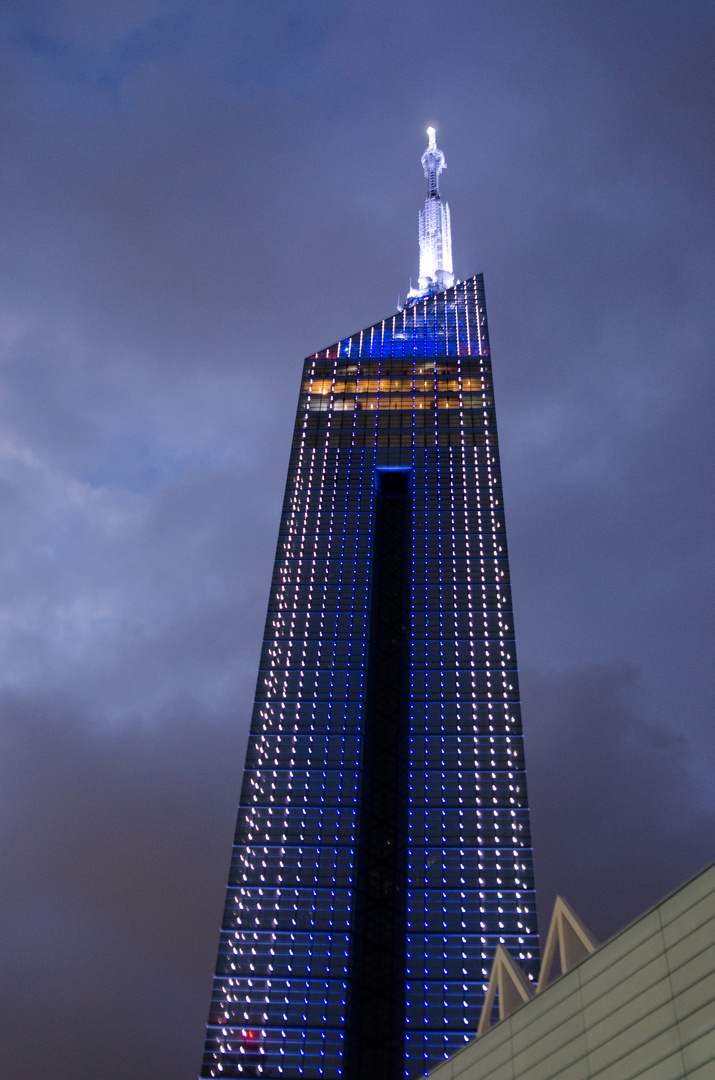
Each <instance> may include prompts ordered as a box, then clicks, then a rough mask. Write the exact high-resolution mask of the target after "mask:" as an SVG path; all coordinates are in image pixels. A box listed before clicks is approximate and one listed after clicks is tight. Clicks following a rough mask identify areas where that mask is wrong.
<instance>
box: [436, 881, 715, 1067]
mask: <svg viewBox="0 0 715 1080" xmlns="http://www.w3.org/2000/svg"><path fill="white" fill-rule="evenodd" d="M565 966H566V967H569V966H570V965H568V964H566V965H565ZM545 975H546V978H543V979H540V980H539V983H540V990H539V992H538V993H537V994H535V995H534V996H533V997H532V996H530V998H529V1000H527V1001H526V1002H525V1004H521V1005H520V1006H519V1007H518V1008H516V1010H515V1011H513V1012H512V1013H511V1015H509V1016H507V1017H505V1018H504V1019H503V1020H501V1021H500V1022H499V1023H497V1024H495V1025H494V1026H493V1027H491V1028H490V1029H489V1030H486V1031H485V1032H484V1033H483V1034H482V1035H480V1036H479V1037H478V1038H477V1039H476V1040H474V1041H473V1042H470V1043H469V1045H468V1046H466V1047H464V1049H463V1050H461V1051H460V1052H459V1053H457V1054H456V1055H455V1056H454V1057H452V1058H451V1059H450V1060H449V1061H446V1062H443V1063H442V1064H441V1065H438V1066H437V1068H435V1069H434V1070H433V1072H432V1073H431V1074H430V1080H487V1078H488V1080H713V1077H715V863H713V864H712V865H711V866H709V867H707V868H706V869H705V870H703V871H702V873H700V874H698V875H697V876H696V877H695V878H693V879H692V880H691V881H689V882H687V883H686V884H685V885H683V886H682V887H681V888H679V889H676V891H675V892H674V893H671V895H670V896H668V897H666V899H665V900H663V901H662V902H661V903H660V904H657V905H656V906H655V907H654V908H652V909H651V910H650V911H647V912H646V913H645V915H642V916H641V917H640V918H639V919H636V921H635V922H634V923H631V925H630V926H628V927H626V929H625V930H622V931H621V933H620V934H616V936H615V937H613V938H611V940H610V941H607V942H606V943H605V945H602V946H601V947H600V948H598V949H596V950H595V951H594V952H592V953H591V955H587V956H586V958H585V959H583V960H582V961H581V962H580V963H578V965H577V966H575V967H573V968H572V969H570V970H567V971H566V972H565V973H564V974H563V975H561V977H560V978H558V979H556V980H555V981H554V982H551V983H549V982H548V975H549V973H548V972H546V973H545ZM532 989H533V988H532Z"/></svg>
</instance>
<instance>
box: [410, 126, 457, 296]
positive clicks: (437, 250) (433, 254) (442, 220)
mask: <svg viewBox="0 0 715 1080" xmlns="http://www.w3.org/2000/svg"><path fill="white" fill-rule="evenodd" d="M427 138H428V140H429V142H428V145H427V149H426V150H425V152H424V154H423V155H422V168H423V169H424V173H425V177H426V179H427V198H426V199H425V207H424V210H420V218H419V220H420V225H419V236H420V276H419V280H418V283H417V288H416V289H413V288H410V291H409V293H408V295H407V304H408V306H410V305H412V304H415V303H417V301H418V300H422V299H424V297H425V296H433V295H434V293H438V292H443V291H444V289H448V288H449V287H450V286H451V285H453V284H454V273H453V270H452V229H451V224H450V217H449V205H448V204H447V203H446V202H443V201H442V199H441V198H440V194H439V175H440V173H441V172H442V170H443V169H446V167H447V163H446V162H445V160H444V154H443V153H442V151H441V150H440V149H439V148H438V146H437V140H436V137H435V130H434V128H433V127H428V128H427Z"/></svg>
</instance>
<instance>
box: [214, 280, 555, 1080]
mask: <svg viewBox="0 0 715 1080" xmlns="http://www.w3.org/2000/svg"><path fill="white" fill-rule="evenodd" d="M499 942H502V943H503V944H504V945H505V946H506V948H507V949H508V950H509V952H510V953H511V954H512V955H513V956H514V958H515V959H517V960H518V961H519V962H520V963H521V965H522V967H523V969H524V970H525V972H526V973H527V974H528V975H530V976H536V974H537V972H538V965H539V961H538V938H537V928H536V911H535V904H534V893H533V877H532V864H531V841H530V835H529V812H528V802H527V793H526V782H525V773H524V757H523V746H522V736H521V720H520V711H519V691H518V682H517V671H516V653H515V648H514V624H513V618H512V608H511V595H510V588H509V565H508V558H507V546H506V534H505V531H504V512H503V504H502V491H501V478H500V468H499V451H498V444H497V431H496V420H495V413H494V402H493V393H492V382H491V363H490V354H489V338H488V331H487V318H486V308H485V303H484V291H483V283H482V279H481V277H475V278H471V279H469V280H467V281H465V282H461V283H458V284H457V285H455V286H454V287H452V288H450V289H447V290H446V291H444V292H442V293H438V294H437V295H435V296H432V297H429V298H428V299H425V300H422V301H420V302H418V303H416V304H415V305H414V306H413V307H411V308H406V309H405V310H403V311H401V312H399V313H398V314H396V315H394V316H392V317H391V318H390V319H387V320H385V321H383V322H381V323H377V324H376V325H375V326H372V327H370V328H369V329H367V330H363V331H362V332H361V333H359V334H355V335H353V336H352V337H350V338H346V339H345V340H343V341H340V342H338V343H337V344H336V345H333V346H331V347H330V348H329V349H325V350H324V351H323V352H319V353H316V354H315V355H314V356H311V357H309V358H308V359H307V360H306V361H305V364H304V368H303V380H302V387H301V394H300V400H299V405H298V414H297V419H296V426H295V435H294V439H293V448H292V452H291V459H290V467H289V473H288V481H287V486H286V495H285V503H284V507H283V514H282V518H281V526H280V535H279V540H278V548H277V553H276V561H275V569H274V576H273V583H272V588H271V594H270V601H269V610H268V618H267V622H266V630H265V638H264V645H263V653H262V659H261V669H260V673H259V678H258V687H257V692H256V703H255V708H254V714H253V722H252V728H251V735H250V742H249V748H248V754H247V760H246V768H245V775H244V782H243V790H242V795H241V804H240V808H239V815H238V826H237V831H236V839H235V846H234V854H233V861H232V866H231V872H230V879H229V886H228V893H227V901H226V909H225V916H224V921H223V927H222V933H221V944H220V950H219V958H218V965H217V971H216V977H215V982H214V992H213V999H212V1006H211V1015H210V1019H209V1027H208V1036H207V1043H206V1051H205V1057H204V1064H203V1068H202V1072H201V1076H202V1077H207V1078H208V1077H220V1076H222V1077H240V1076H263V1077H285V1078H286V1080H297V1078H298V1077H305V1078H307V1080H317V1078H319V1077H325V1078H328V1080H337V1078H338V1077H345V1078H346V1080H357V1077H359V1076H360V1077H367V1076H370V1077H371V1080H398V1078H401V1077H403V1076H404V1077H414V1076H419V1075H421V1074H422V1073H423V1072H427V1071H428V1070H429V1069H430V1068H432V1067H433V1066H434V1065H435V1064H436V1063H437V1062H438V1061H440V1060H441V1059H443V1058H444V1057H447V1056H449V1055H451V1054H452V1053H454V1051H455V1050H457V1049H459V1047H460V1046H463V1045H464V1043H465V1042H466V1041H468V1040H469V1039H472V1038H473V1037H474V1036H475V1034H476V1028H477V1023H478V1020H479V1014H480V1010H481V1004H482V1000H483V998H484V993H485V991H486V985H487V979H488V974H489V970H490V967H491V961H492V957H493V954H494V951H495V949H496V946H497V944H498V943H499Z"/></svg>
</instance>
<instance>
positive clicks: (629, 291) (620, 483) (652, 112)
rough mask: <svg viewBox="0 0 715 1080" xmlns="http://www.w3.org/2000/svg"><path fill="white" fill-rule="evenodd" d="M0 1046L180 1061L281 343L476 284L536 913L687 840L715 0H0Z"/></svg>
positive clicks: (646, 901) (631, 886)
mask: <svg viewBox="0 0 715 1080" xmlns="http://www.w3.org/2000/svg"><path fill="white" fill-rule="evenodd" d="M0 27H1V28H2V45H1V46H0V49H1V52H0V80H1V83H2V94H1V95H0V96H1V99H2V104H1V105H0V109H1V110H2V125H1V126H2V137H1V142H0V145H1V147H2V149H1V151H0V153H1V173H0V176H1V181H2V195H1V201H0V207H1V208H0V215H1V227H0V357H1V360H0V362H1V368H0V498H1V500H2V514H1V516H0V523H1V524H0V649H1V652H2V664H1V665H0V811H1V813H0V848H1V851H0V865H2V868H3V869H2V875H1V877H0V970H1V971H2V977H1V978H0V1031H2V1033H3V1034H2V1035H1V1036H0V1075H1V1076H2V1077H3V1078H5V1077H7V1078H8V1080H41V1078H42V1080H44V1078H46V1077H47V1076H52V1078H53V1080H127V1078H128V1077H132V1078H134V1080H192V1078H193V1077H195V1076H196V1074H197V1072H198V1068H199V1061H200V1056H201V1051H202V1043H203V1025H204V1022H205V1019H206V1015H207V1012H208V1001H209V994H210V985H211V976H212V971H213V965H214V959H215V949H216V944H217V935H218V926H219V921H220V915H221V910H222V906H223V890H224V884H225V878H226V873H227V868H228V861H229V855H230V844H231V839H232V834H233V828H234V822H235V806H236V803H237V800H238V795H239V788H240V778H241V767H242V760H243V752H244V745H245V738H246V733H247V724H248V721H249V717H250V710H251V703H252V695H253V687H254V682H255V676H256V668H257V661H258V654H259V648H260V639H261V633H262V627H263V620H264V617H265V605H266V600H267V596H268V585H269V579H270V569H271V563H272V559H273V552H274V549H275V541H276V534H277V525H278V518H279V511H280V505H281V500H282V493H283V484H284V480H285V472H286V467H287V461H288V451H289V444H290V437H291V430H292V423H293V417H294V411H295V404H296V400H297V393H298V384H299V378H300V372H301V362H302V359H303V357H304V356H305V355H307V354H309V353H312V352H314V351H316V350H318V349H321V348H324V347H326V346H327V345H329V344H331V343H332V342H334V341H336V340H337V339H338V338H341V337H345V336H347V335H348V334H351V333H354V332H355V331H357V330H360V329H361V328H362V327H365V326H369V325H370V324H372V323H374V322H376V321H378V320H380V319H382V318H384V317H386V316H389V315H391V314H392V313H393V312H394V310H395V308H396V304H397V299H398V296H401V297H402V298H403V299H404V297H405V293H406V290H407V287H408V280H409V276H410V275H412V277H413V278H416V276H417V254H418V251H417V212H418V210H419V209H420V207H421V205H422V202H423V200H424V194H425V183H424V179H423V176H422V170H421V167H420V160H419V159H420V156H421V154H422V152H423V150H424V148H425V146H426V134H425V129H426V127H427V125H428V124H434V125H435V126H436V127H437V138H438V143H439V145H440V147H441V149H443V150H444V153H445V155H446V159H447V164H448V168H447V171H446V172H445V173H444V174H443V177H442V181H441V188H442V193H443V196H444V197H445V198H447V199H448V201H449V203H450V207H451V211H452V230H453V245H454V255H455V271H456V274H457V276H458V277H460V278H464V277H468V276H470V275H472V274H474V273H478V272H483V273H484V275H485V281H486V290H487V303H488V311H489V322H490V332H491V342H492V351H493V363H494V380H495V387H496V399H497V415H498V420H499V430H500V438H501V447H502V468H503V477H504V487H505V501H506V512H507V527H508V532H509V542H510V554H511V568H512V580H513V591H514V605H515V612H516V629H517V644H518V652H519V661H520V670H521V678H522V692H523V712H524V726H525V732H526V750H527V768H528V776H529V789H530V797H531V805H532V823H533V836H534V846H535V864H536V881H537V889H538V893H539V904H540V918H541V924H542V929H544V928H545V925H546V924H547V922H548V918H549V915H550V909H551V905H552V903H553V897H554V894H555V893H556V892H560V893H562V894H563V895H564V896H565V897H566V898H567V900H568V901H569V902H570V903H571V905H572V906H573V907H574V908H575V909H576V911H577V912H579V914H581V916H582V917H583V919H584V921H585V922H586V923H587V925H589V926H590V927H591V929H592V930H593V931H594V933H595V934H596V935H597V937H599V939H603V938H605V937H607V936H609V935H610V934H612V933H613V932H615V931H616V930H618V929H620V928H621V927H622V926H623V925H624V924H625V923H627V922H628V921H629V920H630V919H632V918H633V917H635V916H636V915H638V914H639V913H640V912H641V911H643V910H644V909H645V908H646V907H647V906H649V905H651V904H652V903H654V902H656V901H657V900H659V899H660V898H661V897H662V896H663V895H665V894H666V893H667V892H668V891H669V890H670V889H672V888H674V887H675V886H676V885H678V884H679V883H680V882H681V881H683V880H684V879H686V878H687V877H688V876H690V875H691V874H693V873H694V872H696V871H697V870H698V869H700V868H701V867H702V866H704V865H705V864H706V863H708V862H710V861H711V860H712V859H713V858H714V857H715V783H713V771H714V767H715V736H714V735H713V723H712V716H713V697H714V693H713V661H712V657H713V637H714V636H715V635H714V630H715V626H714V621H715V620H714V610H715V609H714V606H713V578H714V577H715V571H714V568H713V517H714V513H713V497H712V496H713V473H714V471H715V470H714V464H715V461H714V458H715V454H714V452H713V420H712V417H713V397H714V396H715V395H714V385H713V384H714V381H715V380H714V378H713V369H714V365H713V357H714V353H715V305H714V304H713V281H714V278H715V214H714V212H713V211H714V207H713V202H714V201H715V199H714V195H713V193H714V192H715V154H714V152H713V144H714V141H715V140H714V132H715V125H714V123H713V119H714V117H715V64H714V63H713V56H714V55H715V4H713V2H712V0H709V2H702V0H679V2H678V3H674V2H673V0H588V2H585V0H537V2H535V0H412V2H410V3H406V2H404V0H395V2H389V0H388V2H385V0H355V2H352V3H347V2H344V0H343V2H341V0H332V2H331V0H233V2H228V0H209V2H208V3H207V2H206V0H203V2H199V0H184V2H181V0H154V2H152V0H114V2H113V3H112V4H101V3H98V2H97V0H54V2H53V0H47V2H42V0H38V2H33V3H27V2H26V0H24V2H23V0H5V3H4V4H3V11H2V14H0Z"/></svg>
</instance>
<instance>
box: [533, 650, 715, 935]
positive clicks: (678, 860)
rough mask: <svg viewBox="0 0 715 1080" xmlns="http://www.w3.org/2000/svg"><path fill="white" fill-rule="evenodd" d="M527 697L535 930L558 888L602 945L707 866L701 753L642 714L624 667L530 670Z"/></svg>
mask: <svg viewBox="0 0 715 1080" xmlns="http://www.w3.org/2000/svg"><path fill="white" fill-rule="evenodd" d="M522 690H523V695H524V705H525V709H526V715H527V716H528V727H527V736H526V741H527V750H528V752H529V766H530V773H529V777H530V783H529V796H530V803H531V811H532V829H533V840H534V848H535V852H536V869H537V883H538V886H539V901H540V903H539V919H540V923H541V926H542V929H543V930H544V931H545V930H546V928H547V927H548V923H549V919H550V917H551V907H552V905H553V897H554V895H555V894H556V893H561V894H562V895H565V896H566V897H567V898H568V900H569V902H570V903H571V905H572V906H573V907H574V908H575V909H576V911H578V913H579V914H580V915H581V917H582V918H583V919H584V921H585V922H586V923H587V925H589V926H590V928H591V929H592V930H593V932H594V933H595V934H596V935H597V937H598V938H599V940H601V941H603V940H605V939H606V938H607V937H610V936H611V934H614V933H615V932H616V931H617V930H620V929H621V928H622V926H623V925H625V922H626V921H629V920H630V919H633V918H636V917H637V916H638V915H640V914H641V913H642V912H643V911H645V910H646V908H648V907H650V906H651V905H652V904H654V903H656V902H657V901H658V900H660V899H661V898H662V897H663V895H664V894H665V893H666V892H668V891H670V890H671V889H674V888H676V886H677V885H679V884H681V883H682V882H683V881H684V880H685V879H686V878H687V877H689V876H690V875H691V874H692V873H693V872H694V871H696V870H697V869H700V867H701V865H705V862H706V861H708V862H709V861H710V857H711V853H710V852H709V847H710V845H711V844H712V837H713V835H715V808H714V807H713V805H712V798H711V797H710V792H709V791H708V790H707V789H703V787H702V786H700V785H699V784H698V782H697V778H696V777H695V776H694V770H693V757H694V755H695V754H696V752H697V747H696V745H695V743H694V740H692V739H691V738H690V737H689V736H688V734H687V733H686V732H683V731H677V730H672V729H671V730H668V729H665V728H662V727H660V726H658V725H657V724H656V723H653V722H652V721H651V720H650V719H649V717H648V715H647V711H646V709H645V708H644V701H643V698H644V693H643V687H642V681H641V678H640V676H639V673H638V672H637V671H636V670H635V669H634V668H632V667H629V666H628V665H626V664H623V663H620V664H619V663H611V664H599V665H593V666H592V667H588V668H579V669H572V670H569V671H565V672H563V673H560V674H554V673H550V674H544V673H543V672H538V671H533V670H528V669H527V670H525V671H523V672H522Z"/></svg>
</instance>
